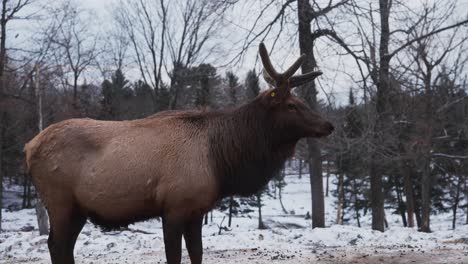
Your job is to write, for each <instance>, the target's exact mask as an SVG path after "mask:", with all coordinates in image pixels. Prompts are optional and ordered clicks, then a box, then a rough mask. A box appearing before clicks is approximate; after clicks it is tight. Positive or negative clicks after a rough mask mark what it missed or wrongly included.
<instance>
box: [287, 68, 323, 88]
mask: <svg viewBox="0 0 468 264" xmlns="http://www.w3.org/2000/svg"><path fill="white" fill-rule="evenodd" d="M320 75H322V72H321V71H311V72H308V73H304V74H301V75H296V76H293V77H291V79H289V85H290V88H293V87H296V86H299V85H302V84H304V83H306V82H309V81H311V80H313V79H315V78H316V77H318V76H320Z"/></svg>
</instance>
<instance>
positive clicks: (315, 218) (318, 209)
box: [297, 0, 325, 228]
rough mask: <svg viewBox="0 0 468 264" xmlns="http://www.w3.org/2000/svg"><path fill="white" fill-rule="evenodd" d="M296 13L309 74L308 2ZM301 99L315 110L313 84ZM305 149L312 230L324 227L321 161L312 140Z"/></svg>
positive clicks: (303, 0) (311, 60)
mask: <svg viewBox="0 0 468 264" xmlns="http://www.w3.org/2000/svg"><path fill="white" fill-rule="evenodd" d="M297 6H298V7H297V11H298V17H299V46H300V50H301V54H306V55H307V57H306V60H305V61H304V63H303V64H302V72H303V73H305V72H310V71H313V70H314V69H315V67H316V66H317V61H316V59H315V56H314V51H313V47H314V44H315V43H314V41H315V39H314V37H313V35H312V31H311V21H312V20H311V18H310V17H309V13H308V12H309V11H310V10H311V9H312V7H311V6H310V4H309V1H308V0H298V1H297ZM302 95H303V98H304V99H305V100H306V102H307V103H308V104H309V106H310V107H311V108H312V109H314V110H316V109H317V89H316V86H315V82H309V83H308V84H306V85H304V87H303V89H302ZM307 147H308V150H309V160H308V163H309V175H310V185H311V190H312V228H315V227H325V202H324V196H323V177H322V160H321V155H320V147H319V146H318V144H317V141H316V140H314V139H307Z"/></svg>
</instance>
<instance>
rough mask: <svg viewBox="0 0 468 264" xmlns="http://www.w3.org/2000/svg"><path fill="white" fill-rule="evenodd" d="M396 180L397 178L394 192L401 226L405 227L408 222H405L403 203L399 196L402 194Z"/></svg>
mask: <svg viewBox="0 0 468 264" xmlns="http://www.w3.org/2000/svg"><path fill="white" fill-rule="evenodd" d="M397 182H398V180H396V181H395V190H396V193H397V203H398V212H399V213H400V215H401V220H402V221H403V226H404V227H407V226H408V223H407V222H406V215H405V209H404V203H403V199H402V197H401V196H402V195H401V191H400V186H399V185H400V184H398V183H397Z"/></svg>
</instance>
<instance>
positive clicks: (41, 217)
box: [35, 65, 76, 236]
mask: <svg viewBox="0 0 468 264" xmlns="http://www.w3.org/2000/svg"><path fill="white" fill-rule="evenodd" d="M75 85H76V82H75ZM35 91H36V97H37V100H38V102H37V120H38V122H37V123H38V124H37V126H38V130H39V133H40V132H41V131H42V130H43V129H44V127H43V126H44V121H43V115H42V89H40V87H39V67H38V66H37V65H36V80H35ZM36 214H37V224H38V227H39V234H40V235H41V236H42V235H47V234H49V224H48V222H49V217H48V216H47V211H46V209H45V207H44V205H43V204H42V202H41V199H40V198H39V197H37V202H36Z"/></svg>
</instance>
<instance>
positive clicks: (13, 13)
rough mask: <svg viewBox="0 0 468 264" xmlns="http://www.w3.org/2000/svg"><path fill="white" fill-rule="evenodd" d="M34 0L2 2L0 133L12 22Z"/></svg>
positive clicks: (0, 172)
mask: <svg viewBox="0 0 468 264" xmlns="http://www.w3.org/2000/svg"><path fill="white" fill-rule="evenodd" d="M32 2H33V0H2V1H1V11H0V12H1V13H0V16H1V18H0V131H3V124H4V121H3V120H4V119H5V117H6V111H5V107H4V104H5V103H6V101H5V100H6V98H7V94H6V89H5V84H6V80H5V78H6V77H5V70H6V67H7V63H8V55H7V52H8V48H7V38H8V35H7V33H8V28H9V25H10V22H11V21H12V20H14V19H20V18H21V16H19V13H20V12H21V11H22V10H23V9H24V8H25V7H27V6H28V5H30V4H31V3H32ZM3 141H4V138H3V133H0V230H1V229H2V225H1V222H2V221H1V220H2V210H1V208H2V205H3V164H2V162H3V143H4V142H3Z"/></svg>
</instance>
